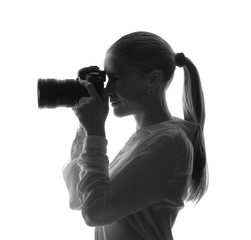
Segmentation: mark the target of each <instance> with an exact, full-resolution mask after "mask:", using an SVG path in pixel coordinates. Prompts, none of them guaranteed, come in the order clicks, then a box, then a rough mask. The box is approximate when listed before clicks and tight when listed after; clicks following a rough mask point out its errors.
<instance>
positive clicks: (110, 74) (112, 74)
mask: <svg viewBox="0 0 251 240" xmlns="http://www.w3.org/2000/svg"><path fill="white" fill-rule="evenodd" d="M106 74H107V75H109V76H112V77H114V76H115V75H116V76H121V74H119V73H116V72H106Z"/></svg>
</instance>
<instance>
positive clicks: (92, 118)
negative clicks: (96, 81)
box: [73, 80, 109, 137]
mask: <svg viewBox="0 0 251 240" xmlns="http://www.w3.org/2000/svg"><path fill="white" fill-rule="evenodd" d="M80 83H81V85H83V86H84V87H85V88H86V89H87V90H88V92H89V94H90V97H83V98H81V99H80V101H79V103H78V104H77V105H76V106H75V107H73V110H74V112H75V114H76V116H77V117H78V119H79V122H80V124H81V126H82V127H83V128H84V129H85V131H86V133H87V135H96V136H103V137H105V121H106V118H107V115H108V112H109V103H108V95H107V93H106V90H105V89H104V90H103V95H102V98H103V99H102V98H101V97H100V95H99V94H98V92H97V91H96V89H95V87H94V86H93V84H92V83H90V82H88V81H86V80H80Z"/></svg>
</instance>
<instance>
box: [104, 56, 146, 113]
mask: <svg viewBox="0 0 251 240" xmlns="http://www.w3.org/2000/svg"><path fill="white" fill-rule="evenodd" d="M104 69H105V71H106V74H107V76H108V83H107V85H106V91H107V94H108V96H109V97H110V102H111V104H112V107H113V108H114V114H115V115H116V116H118V117H123V116H128V115H137V114H138V113H140V112H142V111H143V109H145V108H147V107H148V106H149V105H148V104H149V102H150V99H149V93H148V92H149V86H148V74H142V73H141V72H139V70H138V68H137V67H136V66H134V65H132V64H130V63H129V61H127V59H126V58H125V57H115V56H114V55H112V54H107V55H106V58H105V62H104Z"/></svg>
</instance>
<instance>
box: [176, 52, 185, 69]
mask: <svg viewBox="0 0 251 240" xmlns="http://www.w3.org/2000/svg"><path fill="white" fill-rule="evenodd" d="M175 63H176V66H178V67H183V66H184V65H185V63H186V57H185V54H184V53H176V54H175Z"/></svg>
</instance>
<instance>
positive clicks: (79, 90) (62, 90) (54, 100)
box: [37, 66, 106, 108]
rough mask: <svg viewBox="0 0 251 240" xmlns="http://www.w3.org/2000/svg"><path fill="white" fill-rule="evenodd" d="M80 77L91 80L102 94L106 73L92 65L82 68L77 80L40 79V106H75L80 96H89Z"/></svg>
mask: <svg viewBox="0 0 251 240" xmlns="http://www.w3.org/2000/svg"><path fill="white" fill-rule="evenodd" d="M79 79H82V80H87V81H89V82H91V83H92V84H93V85H94V87H95V89H96V90H97V92H98V93H99V95H100V96H102V91H103V89H104V82H105V81H106V73H105V71H101V70H99V68H98V67H96V66H91V67H86V68H82V69H80V70H79V71H78V78H77V79H76V80H73V79H66V80H57V79H38V84H37V97H38V107H39V108H56V107H74V106H75V105H76V104H77V103H78V102H79V99H80V98H82V97H89V96H90V95H89V93H88V91H87V89H86V88H85V87H84V86H83V85H81V84H80V82H79Z"/></svg>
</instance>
